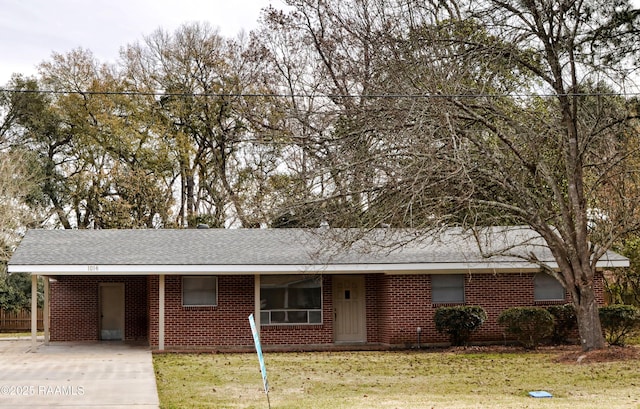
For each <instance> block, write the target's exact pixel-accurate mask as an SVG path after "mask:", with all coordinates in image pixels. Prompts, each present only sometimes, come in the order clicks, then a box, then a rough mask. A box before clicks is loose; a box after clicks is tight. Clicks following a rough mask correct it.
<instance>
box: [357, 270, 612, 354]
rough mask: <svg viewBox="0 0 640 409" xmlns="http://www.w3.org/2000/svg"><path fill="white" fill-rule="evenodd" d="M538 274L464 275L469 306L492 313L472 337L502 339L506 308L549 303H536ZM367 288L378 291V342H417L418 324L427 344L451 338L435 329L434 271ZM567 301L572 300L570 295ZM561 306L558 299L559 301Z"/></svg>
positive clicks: (598, 284)
mask: <svg viewBox="0 0 640 409" xmlns="http://www.w3.org/2000/svg"><path fill="white" fill-rule="evenodd" d="M534 275H535V274H534V273H521V274H473V275H466V276H465V304H466V305H478V306H481V307H483V308H484V309H485V311H486V312H487V321H485V323H484V324H483V325H482V327H480V329H479V330H478V332H476V333H475V334H474V335H473V336H472V342H473V341H500V340H503V339H504V331H503V329H502V327H500V326H499V325H498V324H497V319H498V316H499V315H500V313H501V312H502V311H504V310H505V309H507V308H510V307H516V306H536V305H537V306H544V305H547V304H545V303H540V302H535V301H534V293H533V290H534V286H533V277H534ZM371 287H372V288H368V290H370V291H374V292H376V294H375V296H372V297H371V298H372V301H371V304H368V309H375V310H376V311H374V312H369V311H368V313H367V318H368V319H369V315H371V316H373V317H375V316H377V317H378V322H377V325H378V328H379V333H378V337H377V339H376V340H374V339H369V342H381V343H383V344H390V345H405V346H409V345H414V344H415V343H417V328H418V327H420V328H421V329H422V333H421V342H422V343H440V342H447V341H448V339H447V337H446V336H443V335H442V334H439V333H438V332H437V331H436V329H435V324H434V322H433V315H434V313H435V310H436V308H438V307H439V306H440V305H434V304H431V276H430V275H389V276H381V277H379V278H378V280H377V286H371ZM594 287H595V290H596V296H597V300H598V302H599V303H600V304H602V303H603V302H604V298H603V297H604V291H603V289H604V280H603V278H602V275H601V274H598V275H597V277H596V281H595V285H594ZM566 302H570V297H569V296H568V295H567V297H566ZM556 304H557V303H556Z"/></svg>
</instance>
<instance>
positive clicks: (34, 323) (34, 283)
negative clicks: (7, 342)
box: [31, 274, 38, 347]
mask: <svg viewBox="0 0 640 409" xmlns="http://www.w3.org/2000/svg"><path fill="white" fill-rule="evenodd" d="M37 343H38V276H37V275H35V274H31V346H33V347H35V346H36V345H37Z"/></svg>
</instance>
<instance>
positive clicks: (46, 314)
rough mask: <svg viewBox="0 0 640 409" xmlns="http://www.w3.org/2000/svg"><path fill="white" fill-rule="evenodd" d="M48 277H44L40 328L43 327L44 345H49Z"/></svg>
mask: <svg viewBox="0 0 640 409" xmlns="http://www.w3.org/2000/svg"><path fill="white" fill-rule="evenodd" d="M49 311H50V310H49V277H47V276H45V277H44V305H43V306H42V326H43V327H44V328H43V329H44V344H45V345H49V329H50V327H51V325H50V324H51V315H50V312H49Z"/></svg>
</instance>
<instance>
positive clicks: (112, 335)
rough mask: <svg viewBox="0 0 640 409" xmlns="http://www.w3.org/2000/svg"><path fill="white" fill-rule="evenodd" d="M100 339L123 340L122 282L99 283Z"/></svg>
mask: <svg viewBox="0 0 640 409" xmlns="http://www.w3.org/2000/svg"><path fill="white" fill-rule="evenodd" d="M100 339H101V340H124V283H101V284H100Z"/></svg>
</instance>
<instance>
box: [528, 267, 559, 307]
mask: <svg viewBox="0 0 640 409" xmlns="http://www.w3.org/2000/svg"><path fill="white" fill-rule="evenodd" d="M533 299H534V301H564V299H565V292H564V288H563V287H562V284H560V282H559V281H558V280H556V279H555V277H553V276H550V275H549V274H546V273H538V274H536V275H535V277H533Z"/></svg>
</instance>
